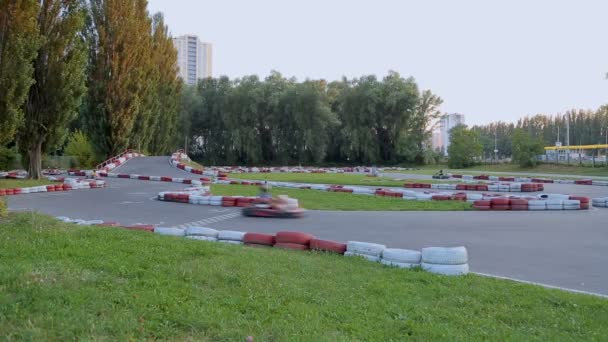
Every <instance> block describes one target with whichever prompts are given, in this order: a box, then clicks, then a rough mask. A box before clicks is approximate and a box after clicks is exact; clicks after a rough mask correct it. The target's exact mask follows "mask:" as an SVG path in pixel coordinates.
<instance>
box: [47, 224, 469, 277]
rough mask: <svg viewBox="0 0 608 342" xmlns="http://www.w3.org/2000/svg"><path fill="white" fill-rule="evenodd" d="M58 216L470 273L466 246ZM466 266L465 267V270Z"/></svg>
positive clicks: (407, 265) (257, 245)
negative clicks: (415, 246) (412, 246)
mask: <svg viewBox="0 0 608 342" xmlns="http://www.w3.org/2000/svg"><path fill="white" fill-rule="evenodd" d="M56 219H58V220H60V221H62V222H66V223H74V224H78V225H93V226H97V227H107V228H123V229H129V230H140V231H146V232H154V233H156V234H159V235H166V236H176V237H184V238H187V239H191V240H199V241H208V242H220V243H226V244H239V245H243V244H244V245H245V246H249V247H267V248H271V247H274V248H282V249H290V250H301V251H306V250H313V251H319V252H331V253H337V254H343V255H344V256H358V257H363V258H365V259H367V260H369V261H373V262H380V263H382V264H384V265H387V266H393V267H400V268H411V267H417V266H420V265H421V266H422V268H423V269H425V270H429V271H430V272H434V273H440V274H445V275H462V274H466V273H468V264H467V263H468V253H467V250H466V248H465V247H451V248H444V247H428V248H423V249H422V251H420V252H419V251H414V250H407V249H398V248H386V246H385V245H381V244H377V243H369V242H361V241H348V242H347V243H346V244H344V243H341V242H335V241H329V240H320V239H317V238H315V237H314V236H313V235H311V234H308V233H303V232H291V231H280V232H278V233H276V235H272V234H263V233H252V232H241V231H234V230H215V229H213V228H208V227H197V226H191V227H188V228H186V229H181V228H173V227H155V226H153V225H145V224H136V225H130V226H125V225H120V224H119V223H117V222H111V221H103V220H82V219H70V218H68V217H65V216H57V217H56ZM465 267H466V270H465Z"/></svg>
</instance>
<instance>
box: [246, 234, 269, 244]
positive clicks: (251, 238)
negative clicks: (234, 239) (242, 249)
mask: <svg viewBox="0 0 608 342" xmlns="http://www.w3.org/2000/svg"><path fill="white" fill-rule="evenodd" d="M243 242H245V243H246V244H257V245H266V246H273V245H274V243H275V238H274V235H270V234H262V233H245V236H244V237H243Z"/></svg>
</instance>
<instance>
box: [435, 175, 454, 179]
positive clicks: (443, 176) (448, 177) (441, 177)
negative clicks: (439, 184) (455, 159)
mask: <svg viewBox="0 0 608 342" xmlns="http://www.w3.org/2000/svg"><path fill="white" fill-rule="evenodd" d="M433 179H450V176H448V175H440V174H434V175H433Z"/></svg>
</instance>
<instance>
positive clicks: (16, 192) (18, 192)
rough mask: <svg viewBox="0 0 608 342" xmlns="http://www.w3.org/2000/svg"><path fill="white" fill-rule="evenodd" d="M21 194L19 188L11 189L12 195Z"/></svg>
mask: <svg viewBox="0 0 608 342" xmlns="http://www.w3.org/2000/svg"><path fill="white" fill-rule="evenodd" d="M21 192H22V190H21V188H16V189H13V195H20V194H21Z"/></svg>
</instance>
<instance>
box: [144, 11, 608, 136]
mask: <svg viewBox="0 0 608 342" xmlns="http://www.w3.org/2000/svg"><path fill="white" fill-rule="evenodd" d="M149 2H150V5H149V7H150V11H151V12H156V11H161V12H163V13H164V14H165V18H166V19H165V20H166V22H167V24H168V25H169V29H170V30H171V33H172V34H173V35H174V36H177V35H182V34H186V33H192V34H196V35H198V36H199V37H200V38H201V39H202V40H203V41H208V42H211V43H213V74H214V76H219V75H227V76H229V77H231V78H234V77H241V76H243V75H249V74H258V75H260V76H266V75H267V74H268V73H269V72H270V70H273V69H274V70H278V71H280V72H281V73H283V75H285V76H296V77H297V78H298V79H300V80H302V79H305V78H313V79H318V78H323V79H327V80H336V79H340V78H341V77H342V76H347V77H349V78H351V77H358V76H361V75H366V74H376V75H378V76H379V77H383V76H384V75H385V74H386V73H387V71H388V70H395V71H397V72H399V73H400V74H401V75H402V76H413V77H414V78H416V80H417V82H418V84H419V86H420V87H421V89H431V90H432V91H433V92H434V93H436V94H438V95H439V96H441V97H442V98H443V99H444V104H443V106H442V109H443V110H444V111H446V112H459V113H463V114H465V116H466V121H467V123H468V124H476V123H486V122H489V121H495V120H504V121H515V120H517V119H518V118H519V117H522V116H525V115H528V114H536V113H546V114H556V113H560V112H564V111H565V110H567V109H570V108H588V109H596V108H597V107H599V106H600V105H602V104H605V103H608V80H606V79H605V75H606V73H607V72H608V45H607V44H606V36H607V35H608V20H607V19H606V14H607V13H608V0H596V1H586V0H579V1H576V0H571V1H561V0H553V1H549V0H527V1H525V0H505V1H492V0H486V1H482V0H479V1H474V0H467V1H460V0H444V1H439V0H419V1H398V0H394V1H389V0H375V1H371V0H370V1H355V0H350V1H347V0H325V1H322V0H306V1H289V0H282V1H280V0H255V1H246V0H242V1H237V0H221V1H219V0H218V1H201V0H149Z"/></svg>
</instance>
